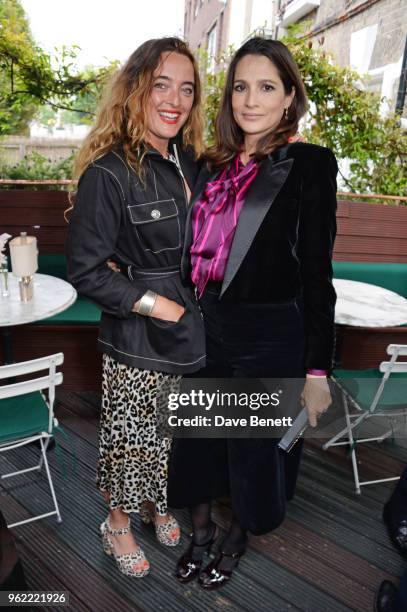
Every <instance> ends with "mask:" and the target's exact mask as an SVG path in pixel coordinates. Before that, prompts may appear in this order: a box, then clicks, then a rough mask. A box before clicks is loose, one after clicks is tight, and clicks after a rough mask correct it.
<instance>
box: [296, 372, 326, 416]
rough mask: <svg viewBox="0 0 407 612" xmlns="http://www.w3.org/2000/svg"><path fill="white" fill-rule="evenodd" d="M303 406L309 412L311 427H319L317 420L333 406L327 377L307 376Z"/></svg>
mask: <svg viewBox="0 0 407 612" xmlns="http://www.w3.org/2000/svg"><path fill="white" fill-rule="evenodd" d="M300 401H301V404H302V406H305V407H306V408H307V411H308V420H309V424H310V425H311V427H316V426H317V419H318V418H319V417H320V416H321V415H322V414H324V412H326V411H327V410H328V408H329V406H330V405H331V404H332V397H331V391H330V390H329V385H328V381H327V379H326V377H325V376H307V379H306V382H305V386H304V389H303V390H302V393H301V398H300Z"/></svg>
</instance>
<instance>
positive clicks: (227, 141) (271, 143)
mask: <svg viewBox="0 0 407 612" xmlns="http://www.w3.org/2000/svg"><path fill="white" fill-rule="evenodd" d="M246 55H264V56H265V57H267V58H268V59H269V60H270V61H271V62H272V63H273V64H274V66H275V67H276V69H277V71H278V74H279V76H280V78H281V80H282V82H283V85H284V91H285V93H286V95H289V94H290V93H291V91H292V88H293V87H294V88H295V96H294V99H293V101H292V103H291V105H290V107H289V108H288V114H287V117H285V116H283V117H282V119H281V121H280V123H279V125H278V126H277V127H276V128H275V129H273V130H271V131H270V132H268V133H267V134H265V135H264V136H263V137H262V138H260V139H259V141H258V143H257V147H256V151H255V152H254V154H253V157H254V158H255V159H257V160H260V159H263V158H264V157H266V156H267V155H269V154H270V153H272V152H273V151H274V150H275V149H277V148H278V147H280V146H282V145H285V144H287V143H288V139H289V138H290V136H294V134H296V132H297V130H298V123H299V120H300V119H301V117H302V116H303V115H304V114H305V112H306V110H307V96H306V93H305V87H304V84H303V82H302V79H301V75H300V72H299V70H298V66H297V64H296V63H295V61H294V59H293V56H292V55H291V53H290V51H289V50H288V48H287V47H286V46H285V45H284V44H283V43H282V42H280V41H279V40H270V39H266V38H260V37H254V38H251V39H250V40H248V41H247V42H246V43H245V44H244V45H242V46H241V47H240V49H238V50H237V51H236V53H235V55H234V56H233V58H232V60H231V63H230V65H229V68H228V71H227V74H226V83H225V87H224V90H223V94H222V99H221V102H220V107H219V111H218V114H217V116H216V122H215V144H214V145H213V146H212V147H210V148H208V150H207V151H206V154H205V157H206V158H207V160H208V162H209V165H210V166H212V167H219V166H220V167H222V166H225V165H226V164H227V163H228V162H229V161H230V160H231V159H233V157H234V156H235V155H236V154H237V153H238V152H240V151H241V149H242V146H243V142H244V134H243V131H242V129H241V128H240V127H239V126H238V124H237V123H236V121H235V118H234V116H233V110H232V94H233V85H234V80H235V72H236V67H237V64H238V63H239V62H240V60H241V59H242V58H243V57H245V56H246Z"/></svg>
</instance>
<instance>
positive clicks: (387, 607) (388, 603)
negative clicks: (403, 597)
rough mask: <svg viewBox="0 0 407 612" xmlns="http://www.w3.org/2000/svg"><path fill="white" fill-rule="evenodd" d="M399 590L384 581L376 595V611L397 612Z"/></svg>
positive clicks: (387, 581) (388, 581)
mask: <svg viewBox="0 0 407 612" xmlns="http://www.w3.org/2000/svg"><path fill="white" fill-rule="evenodd" d="M397 593H398V591H397V588H396V587H395V585H394V584H393V583H392V582H390V580H384V581H383V582H382V583H381V585H380V587H379V590H378V591H377V594H376V599H375V604H374V610H375V612H396V611H397V609H399V608H398V607H397Z"/></svg>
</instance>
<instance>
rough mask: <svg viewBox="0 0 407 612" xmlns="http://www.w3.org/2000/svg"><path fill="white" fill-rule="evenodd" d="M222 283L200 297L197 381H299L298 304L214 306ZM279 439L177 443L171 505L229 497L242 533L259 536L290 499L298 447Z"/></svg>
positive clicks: (172, 466) (301, 357) (300, 321)
mask: <svg viewBox="0 0 407 612" xmlns="http://www.w3.org/2000/svg"><path fill="white" fill-rule="evenodd" d="M219 290H220V283H210V284H209V285H208V287H207V288H206V290H205V293H204V295H203V297H202V299H201V303H200V304H201V309H202V312H203V316H204V322H205V332H206V353H207V366H206V367H205V368H204V369H202V370H200V371H199V372H197V373H196V377H199V378H205V377H207V378H229V377H231V378H254V377H260V378H280V377H286V378H303V377H304V330H303V316H302V312H301V306H300V304H299V303H298V301H296V300H293V301H292V302H288V303H287V302H285V303H281V304H253V303H250V304H246V303H240V304H233V303H228V302H226V301H222V300H219ZM277 444H278V440H277V439H259V438H228V439H178V440H174V444H173V451H172V457H171V462H170V470H169V482H168V502H169V505H170V506H173V507H184V506H193V505H196V504H198V503H201V502H205V501H209V500H212V499H215V498H217V497H220V496H223V495H225V494H228V495H229V496H230V498H231V505H232V509H233V512H234V514H235V515H236V517H237V519H238V520H239V523H240V524H241V526H242V527H244V528H245V529H247V530H248V531H250V532H252V533H254V534H258V535H259V534H264V533H267V532H268V531H271V530H272V529H275V528H276V527H278V525H279V524H280V523H281V522H282V520H283V519H284V514H285V502H286V499H290V498H291V497H292V496H293V494H294V488H295V482H296V478H297V473H298V467H299V461H300V456H301V448H302V444H301V443H299V444H297V445H296V446H295V447H294V449H293V450H292V451H291V453H290V454H289V455H286V454H285V453H284V452H282V451H280V450H279V449H278V447H277Z"/></svg>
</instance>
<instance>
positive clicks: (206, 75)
mask: <svg viewBox="0 0 407 612" xmlns="http://www.w3.org/2000/svg"><path fill="white" fill-rule="evenodd" d="M232 55H233V49H232V48H230V49H229V51H228V52H226V53H223V54H222V55H221V56H220V57H219V58H217V69H216V72H213V71H211V70H210V69H209V67H210V63H211V62H210V58H209V57H208V54H207V52H206V51H202V50H201V51H200V52H199V57H198V62H199V69H200V70H199V72H200V74H201V78H202V91H203V95H204V100H203V102H204V116H205V144H206V145H208V146H211V145H213V144H214V141H215V139H214V136H215V119H216V114H217V112H218V108H219V106H220V100H221V96H222V90H223V87H224V85H225V76H226V68H227V65H228V63H229V61H230V58H231V57H232Z"/></svg>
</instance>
